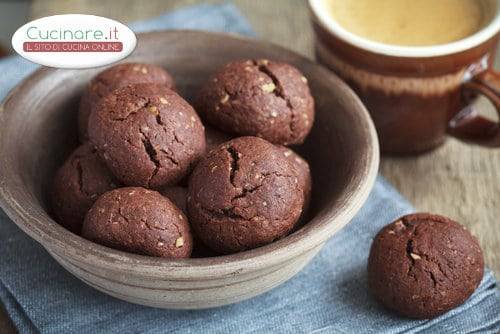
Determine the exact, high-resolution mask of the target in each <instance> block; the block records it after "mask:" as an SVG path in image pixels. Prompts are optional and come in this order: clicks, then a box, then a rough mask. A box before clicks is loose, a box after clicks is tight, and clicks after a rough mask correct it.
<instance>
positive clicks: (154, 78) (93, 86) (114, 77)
mask: <svg viewBox="0 0 500 334" xmlns="http://www.w3.org/2000/svg"><path fill="white" fill-rule="evenodd" d="M138 83H156V84H160V85H165V86H167V87H169V88H172V89H173V88H174V80H173V79H172V77H171V76H170V74H169V73H168V72H167V71H165V70H164V69H163V68H161V67H159V66H156V65H151V64H141V63H124V64H118V65H115V66H112V67H110V68H108V69H106V70H104V71H102V72H100V73H99V74H97V75H96V76H95V77H94V78H93V79H92V80H91V81H90V83H89V84H88V86H87V87H86V88H85V91H84V92H83V95H82V98H81V99H80V107H79V110H78V135H79V137H80V141H82V142H85V141H86V140H88V133H87V128H88V123H89V117H90V113H91V112H92V110H93V109H94V108H95V106H96V105H97V103H98V101H99V99H101V98H102V97H103V96H105V95H107V94H108V93H111V92H112V91H113V90H115V89H117V88H121V87H125V86H128V85H131V84H138Z"/></svg>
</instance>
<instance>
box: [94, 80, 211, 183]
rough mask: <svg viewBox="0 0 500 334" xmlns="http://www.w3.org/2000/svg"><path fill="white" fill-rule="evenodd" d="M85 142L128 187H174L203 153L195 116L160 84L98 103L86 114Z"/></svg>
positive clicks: (115, 94)
mask: <svg viewBox="0 0 500 334" xmlns="http://www.w3.org/2000/svg"><path fill="white" fill-rule="evenodd" d="M89 137H90V141H91V142H92V143H93V144H94V145H95V146H96V148H97V150H98V152H99V154H100V156H101V157H102V158H103V161H104V162H105V163H106V165H107V166H108V167H109V169H110V170H111V171H112V172H113V174H114V175H115V176H116V177H117V178H118V179H119V180H120V181H122V182H123V183H124V184H126V185H130V186H142V187H146V188H154V189H159V188H161V187H164V186H169V185H174V184H176V183H178V182H179V181H180V180H181V179H182V178H184V177H185V176H187V175H188V174H189V172H190V171H191V169H192V167H193V166H194V164H195V163H196V162H197V161H198V159H199V158H200V157H201V156H202V155H203V154H204V152H205V130H204V127H203V125H202V123H201V121H200V119H199V117H198V115H197V114H196V112H195V111H194V109H193V108H192V107H191V106H190V105H189V104H188V103H187V102H186V101H185V100H184V99H183V98H182V97H180V96H179V95H177V93H175V92H174V91H172V90H171V89H169V88H167V87H166V86H163V85H155V84H137V85H129V86H127V87H124V88H119V89H117V90H114V91H113V92H112V93H110V94H108V95H107V96H106V97H104V98H102V99H101V101H100V102H99V103H98V105H97V106H96V108H95V110H94V112H93V113H92V114H91V115H90V118H89Z"/></svg>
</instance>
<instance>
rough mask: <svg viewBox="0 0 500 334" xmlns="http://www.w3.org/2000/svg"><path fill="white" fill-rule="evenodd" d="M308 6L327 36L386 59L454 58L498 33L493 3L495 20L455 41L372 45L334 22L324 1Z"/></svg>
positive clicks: (499, 25)
mask: <svg viewBox="0 0 500 334" xmlns="http://www.w3.org/2000/svg"><path fill="white" fill-rule="evenodd" d="M308 2H309V8H310V9H311V11H312V12H313V13H314V16H315V17H316V18H317V20H318V21H319V23H320V24H321V25H322V26H323V27H324V28H325V29H327V30H328V32H330V33H331V34H333V35H335V36H336V37H338V38H340V39H341V40H343V41H345V42H347V43H349V44H351V45H353V46H355V47H357V48H360V49H363V50H366V51H369V52H372V53H376V54H382V55H386V56H394V57H404V58H415V57H418V58H430V57H438V56H445V55H450V54H455V53H459V52H462V51H466V50H469V49H471V48H474V47H476V46H478V45H481V44H482V43H484V42H486V41H488V40H489V39H490V38H492V37H493V36H495V35H496V34H497V33H498V32H499V31H500V13H499V9H500V0H496V9H497V14H496V16H495V17H494V18H493V19H492V20H491V21H490V22H489V23H488V24H487V25H486V26H485V27H483V28H482V29H481V30H479V31H477V32H476V33H474V34H472V35H470V36H467V37H466V38H463V39H460V40H458V41H454V42H450V43H445V44H438V45H431V46H400V45H392V44H386V43H381V42H376V41H372V40H370V39H367V38H364V37H361V36H359V35H356V34H354V33H352V32H350V31H348V30H347V29H345V28H343V27H342V26H341V25H340V24H339V23H338V22H337V21H336V20H334V19H333V18H332V17H331V16H330V15H329V14H328V10H327V8H326V7H325V6H326V0H308Z"/></svg>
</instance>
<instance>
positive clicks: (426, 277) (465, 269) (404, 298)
mask: <svg viewBox="0 0 500 334" xmlns="http://www.w3.org/2000/svg"><path fill="white" fill-rule="evenodd" d="M483 267H484V261H483V254H482V251H481V248H480V247H479V244H478V242H477V240H476V239H475V238H474V237H473V236H472V235H471V234H470V233H469V232H468V231H467V230H466V229H465V228H464V227H463V226H462V225H460V224H458V223H456V222H454V221H453V220H451V219H449V218H446V217H442V216H438V215H432V214H428V213H417V214H411V215H407V216H404V217H401V218H399V219H398V220H396V221H395V222H393V223H391V224H389V225H387V226H386V227H384V228H383V229H382V230H381V231H380V232H379V233H378V234H377V236H376V237H375V240H374V241H373V244H372V247H371V250H370V257H369V259H368V284H369V287H370V290H371V292H372V293H373V295H374V296H375V297H376V298H377V299H378V300H379V301H380V302H381V303H382V304H383V305H385V306H386V307H388V308H390V309H392V310H394V311H396V312H398V313H400V314H402V315H404V316H408V317H411V318H433V317H436V316H438V315H440V314H443V313H445V312H447V311H449V310H451V309H453V308H455V307H457V306H459V305H460V304H462V303H463V302H464V301H465V300H467V298H469V296H470V295H471V294H472V293H473V292H474V290H475V289H476V288H477V286H478V285H479V283H480V282H481V279H482V277H483Z"/></svg>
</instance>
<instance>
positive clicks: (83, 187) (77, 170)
mask: <svg viewBox="0 0 500 334" xmlns="http://www.w3.org/2000/svg"><path fill="white" fill-rule="evenodd" d="M117 184H118V181H117V180H116V179H115V177H114V176H113V175H112V174H111V172H110V171H109V170H108V168H107V167H106V165H104V163H102V161H101V159H100V158H99V156H98V155H97V150H96V149H94V148H93V147H92V145H90V144H89V143H87V144H83V145H81V146H80V147H78V148H77V149H76V150H75V151H74V152H73V153H72V154H71V155H70V156H69V158H68V159H67V160H66V162H65V163H64V164H63V165H62V166H61V167H60V168H59V169H58V171H57V172H56V174H55V177H54V180H53V184H52V190H51V203H52V211H53V213H54V216H55V218H56V221H57V222H58V223H59V224H61V225H62V226H64V227H65V228H67V229H68V230H70V231H71V232H73V233H76V234H79V233H80V231H81V228H82V223H83V219H84V218H85V214H86V213H87V211H88V210H89V209H90V207H91V206H92V204H94V202H95V201H96V200H97V198H98V197H99V196H100V195H101V194H103V193H105V192H106V191H109V190H112V189H114V188H116V187H117Z"/></svg>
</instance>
